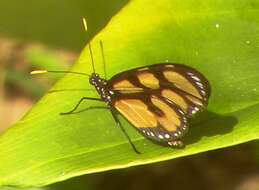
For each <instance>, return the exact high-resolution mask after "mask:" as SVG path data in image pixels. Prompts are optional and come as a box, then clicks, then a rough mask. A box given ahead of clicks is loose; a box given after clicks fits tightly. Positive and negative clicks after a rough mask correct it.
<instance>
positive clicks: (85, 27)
mask: <svg viewBox="0 0 259 190" xmlns="http://www.w3.org/2000/svg"><path fill="white" fill-rule="evenodd" d="M83 25H84V29H85V31H86V32H87V22H86V19H85V18H83Z"/></svg>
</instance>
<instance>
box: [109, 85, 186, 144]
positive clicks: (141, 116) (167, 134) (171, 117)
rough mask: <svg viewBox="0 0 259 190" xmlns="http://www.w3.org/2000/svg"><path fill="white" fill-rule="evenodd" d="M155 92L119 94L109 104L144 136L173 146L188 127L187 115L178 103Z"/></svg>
mask: <svg viewBox="0 0 259 190" xmlns="http://www.w3.org/2000/svg"><path fill="white" fill-rule="evenodd" d="M151 91H152V92H151ZM158 92H159V91H157V90H150V91H145V92H143V93H142V92H137V93H131V94H121V95H118V97H117V98H116V100H115V101H113V107H115V108H116V109H117V110H118V111H119V112H120V113H121V114H122V115H123V116H124V117H125V118H126V119H127V120H128V121H129V122H130V123H131V124H132V125H133V126H134V127H135V128H136V129H137V130H138V131H139V132H140V133H142V135H144V136H145V137H147V138H149V139H151V140H153V141H155V142H158V143H161V144H167V145H169V146H175V144H174V142H175V140H176V139H179V138H181V137H182V136H183V135H184V134H185V133H186V131H187V130H188V123H187V118H186V116H185V114H184V112H183V111H182V109H181V108H180V107H179V106H178V105H176V104H175V103H173V102H171V101H168V100H167V99H165V98H163V97H162V96H160V95H159V93H158Z"/></svg>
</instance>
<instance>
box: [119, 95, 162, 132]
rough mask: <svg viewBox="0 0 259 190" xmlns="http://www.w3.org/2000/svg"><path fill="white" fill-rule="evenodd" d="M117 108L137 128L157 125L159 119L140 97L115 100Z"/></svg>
mask: <svg viewBox="0 0 259 190" xmlns="http://www.w3.org/2000/svg"><path fill="white" fill-rule="evenodd" d="M114 105H115V108H116V109H117V110H118V111H119V112H120V113H122V115H123V116H124V117H126V118H127V120H128V121H129V122H131V123H132V124H133V125H134V126H135V127H137V128H151V127H156V126H157V119H156V117H155V115H154V113H152V112H151V111H149V110H148V107H147V105H146V104H145V103H143V102H142V101H141V100H138V99H121V100H118V101H116V102H115V104H114Z"/></svg>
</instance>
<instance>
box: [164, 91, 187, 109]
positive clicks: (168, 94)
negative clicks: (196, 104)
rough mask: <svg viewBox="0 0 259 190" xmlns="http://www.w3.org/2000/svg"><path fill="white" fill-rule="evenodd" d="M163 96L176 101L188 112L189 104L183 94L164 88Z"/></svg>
mask: <svg viewBox="0 0 259 190" xmlns="http://www.w3.org/2000/svg"><path fill="white" fill-rule="evenodd" d="M161 94H162V96H163V97H165V98H168V99H169V100H171V101H173V102H174V103H176V104H177V105H178V106H179V107H181V108H182V110H183V111H184V112H185V113H187V111H188V104H187V102H186V101H185V100H184V98H183V97H182V96H180V95H179V94H177V93H176V92H174V91H173V90H170V89H163V90H162V92H161Z"/></svg>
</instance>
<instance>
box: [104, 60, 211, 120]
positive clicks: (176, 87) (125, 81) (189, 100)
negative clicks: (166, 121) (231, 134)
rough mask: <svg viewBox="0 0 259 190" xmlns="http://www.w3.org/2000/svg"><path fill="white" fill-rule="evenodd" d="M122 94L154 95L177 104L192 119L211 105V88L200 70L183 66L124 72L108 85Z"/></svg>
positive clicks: (151, 67)
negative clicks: (150, 93)
mask: <svg viewBox="0 0 259 190" xmlns="http://www.w3.org/2000/svg"><path fill="white" fill-rule="evenodd" d="M108 86H109V88H110V89H112V90H114V91H116V92H119V93H121V94H131V93H136V92H143V93H144V92H153V90H156V91H158V92H159V93H160V95H161V96H163V97H164V98H166V99H168V100H169V101H172V102H174V103H175V104H177V105H178V106H179V107H180V108H181V109H182V110H183V112H184V113H185V114H186V115H187V116H188V117H191V116H192V115H193V114H195V113H196V112H198V111H200V110H202V109H203V108H204V107H206V106H207V104H208V98H209V96H210V84H209V82H208V80H207V79H206V78H205V77H204V76H203V75H202V74H201V73H200V72H198V71H197V70H195V69H193V68H191V67H189V66H185V65H181V64H169V63H166V64H156V65H151V66H147V67H141V68H136V69H132V70H129V71H125V72H122V73H119V74H117V75H115V76H113V77H112V78H111V79H110V80H109V81H108Z"/></svg>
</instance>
